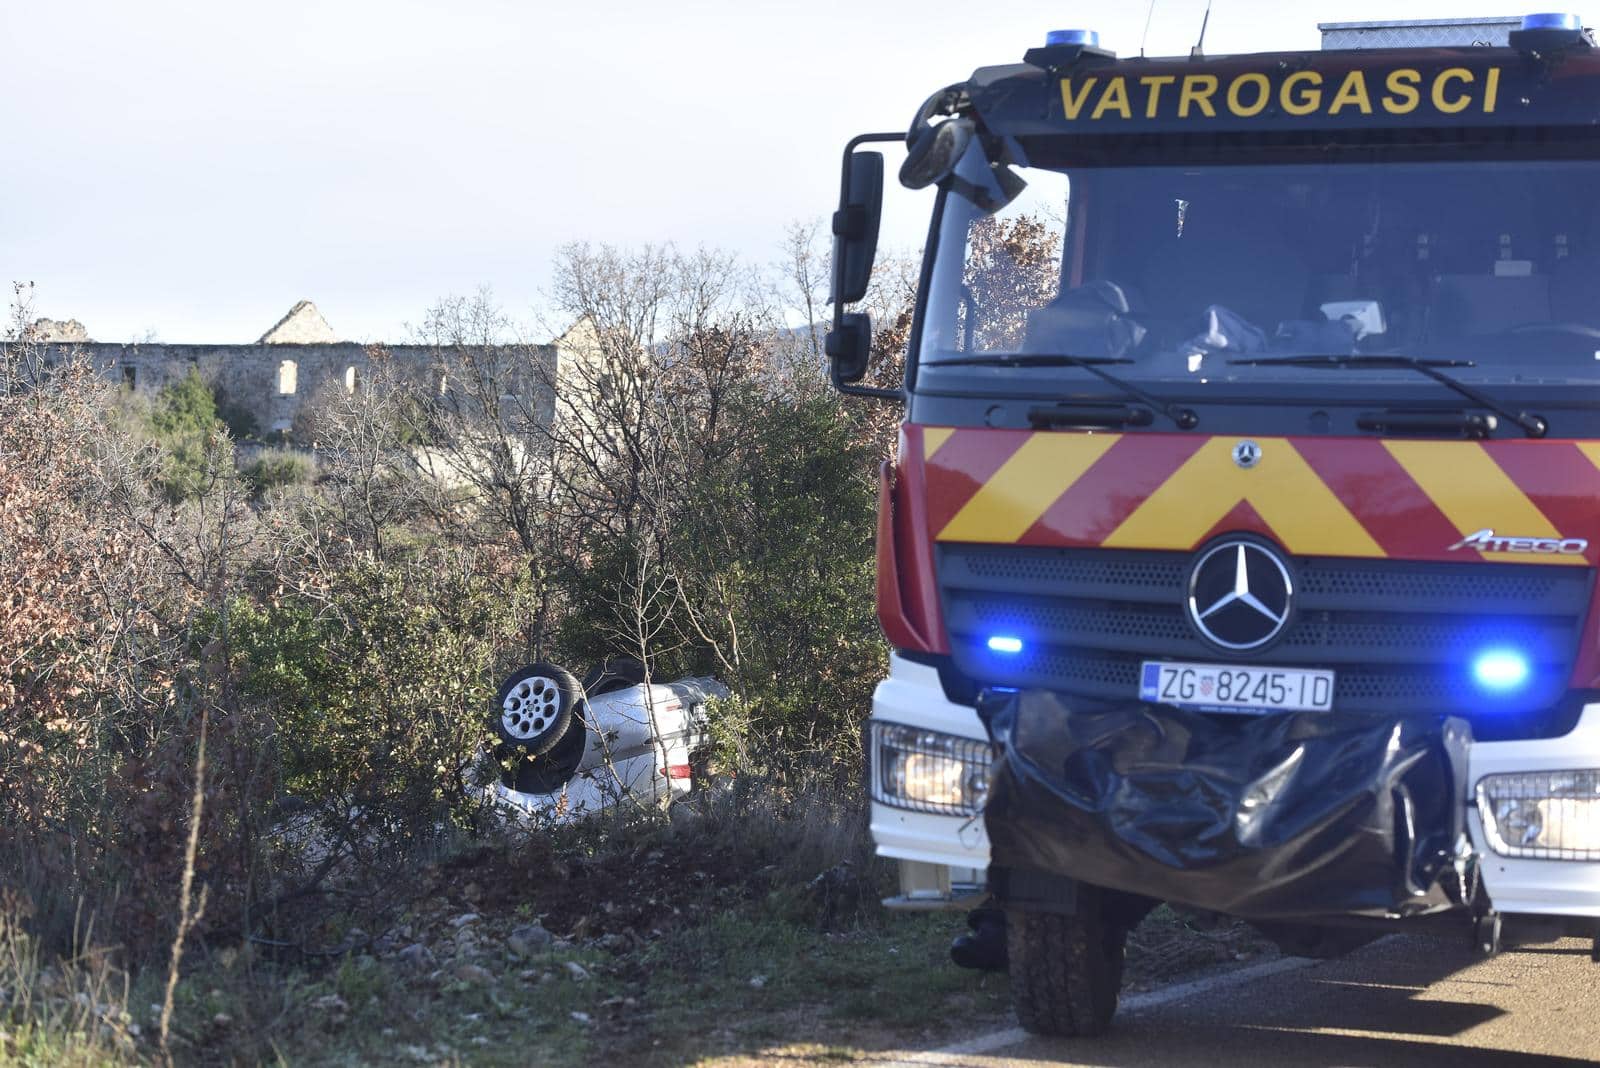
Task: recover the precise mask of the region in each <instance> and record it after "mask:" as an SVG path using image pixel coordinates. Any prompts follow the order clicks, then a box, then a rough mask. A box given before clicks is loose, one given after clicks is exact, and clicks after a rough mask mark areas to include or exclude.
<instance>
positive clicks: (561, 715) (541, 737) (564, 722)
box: [490, 664, 583, 756]
mask: <svg viewBox="0 0 1600 1068" xmlns="http://www.w3.org/2000/svg"><path fill="white" fill-rule="evenodd" d="M582 700H583V687H581V686H579V685H578V680H577V679H575V678H573V677H572V673H571V672H570V671H568V670H567V669H566V668H562V667H557V666H556V665H554V664H529V665H528V666H527V667H525V668H521V669H519V670H517V671H515V672H513V673H512V675H511V677H510V678H509V679H507V680H506V681H505V684H504V685H503V686H501V687H500V692H499V693H497V694H496V695H495V698H494V703H493V704H492V705H490V718H491V719H492V720H493V722H494V727H495V731H496V733H497V734H499V736H500V740H501V741H503V742H505V743H506V744H507V745H513V746H516V747H517V748H519V749H522V750H524V751H526V752H527V753H529V754H531V755H532V756H542V755H543V754H545V753H547V752H549V751H550V750H551V749H553V748H555V745H556V743H557V742H559V741H561V738H562V736H563V735H565V734H566V733H567V728H568V726H570V725H571V723H572V714H573V712H574V710H575V709H576V708H577V707H578V703H579V702H580V701H582Z"/></svg>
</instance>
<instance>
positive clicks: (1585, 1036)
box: [885, 937, 1600, 1068]
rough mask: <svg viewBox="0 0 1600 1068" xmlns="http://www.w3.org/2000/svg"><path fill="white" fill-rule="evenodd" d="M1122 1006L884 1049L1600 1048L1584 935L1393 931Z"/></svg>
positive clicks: (981, 1054)
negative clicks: (1494, 942) (1483, 946)
mask: <svg viewBox="0 0 1600 1068" xmlns="http://www.w3.org/2000/svg"><path fill="white" fill-rule="evenodd" d="M1126 1008H1127V1010H1128V1011H1125V1012H1120V1013H1119V1014H1118V1017H1117V1021H1116V1023H1115V1024H1114V1025H1113V1029H1112V1031H1111V1033H1110V1034H1108V1035H1106V1036H1105V1037H1102V1038H1098V1039H1080V1040H1048V1041H1047V1040H1043V1039H1037V1038H1032V1037H1028V1036H1025V1035H1023V1034H1022V1033H1021V1032H1019V1031H1016V1030H1014V1029H1012V1030H1006V1031H1000V1032H993V1033H989V1034H985V1035H978V1036H974V1038H973V1039H970V1040H967V1041H964V1042H962V1043H961V1044H960V1045H959V1046H954V1047H948V1048H946V1049H944V1050H932V1051H926V1052H921V1053H916V1054H909V1055H907V1054H901V1055H899V1056H894V1055H891V1056H889V1057H887V1058H885V1060H887V1061H888V1062H889V1063H891V1064H908V1065H910V1064H914V1065H918V1066H923V1068H926V1066H928V1065H935V1066H941V1068H958V1066H959V1068H969V1066H970V1068H979V1066H982V1068H991V1066H1000V1065H1044V1064H1053V1065H1086V1066H1087V1065H1092V1066H1096V1068H1111V1066H1129V1068H1133V1066H1139V1068H1149V1066H1159V1068H1166V1066H1174V1068H1183V1066H1194V1068H1201V1066H1204V1068H1213V1066H1229V1068H1232V1066H1235V1065H1272V1066H1276V1065H1340V1066H1343V1065H1352V1066H1354V1065H1373V1066H1382V1068H1391V1066H1398V1065H1441V1066H1448V1068H1480V1066H1489V1065H1494V1066H1497V1068H1498V1066H1502V1065H1513V1066H1515V1065H1532V1066H1541V1068H1551V1066H1556V1065H1568V1064H1590V1063H1594V1062H1595V1061H1600V1011H1597V1009H1600V964H1593V963H1591V962H1590V960H1589V945H1588V943H1587V942H1581V941H1578V940H1576V939H1568V940H1566V941H1562V942H1555V943H1550V944H1547V945H1537V946H1528V947H1523V948H1520V949H1516V950H1511V951H1508V952H1506V953H1503V954H1501V955H1500V956H1498V957H1495V958H1492V959H1488V960H1485V959H1482V958H1478V957H1474V956H1473V955H1472V954H1471V953H1470V952H1469V950H1468V949H1467V947H1466V945H1465V938H1463V940H1462V942H1461V943H1459V944H1452V943H1449V942H1442V941H1437V940H1433V939H1427V938H1414V937H1405V938H1400V937H1395V938H1389V939H1385V940H1384V941H1382V942H1379V943H1375V944H1373V945H1370V946H1367V947H1365V948H1364V949H1362V950H1359V951H1358V952H1356V953H1353V954H1351V955H1350V956H1348V957H1345V958H1342V959H1340V960H1336V961H1325V962H1318V963H1314V964H1309V965H1307V966H1304V967H1299V966H1297V964H1296V962H1293V961H1284V962H1279V963H1278V965H1277V966H1272V965H1269V966H1266V967H1262V968H1254V969H1250V970H1249V971H1248V973H1239V974H1238V975H1235V976H1234V977H1232V978H1231V979H1230V977H1229V976H1226V975H1225V976H1221V977H1217V978H1215V979H1211V980H1205V981H1202V982H1199V983H1191V984H1185V988H1183V989H1179V990H1176V991H1169V992H1168V993H1167V994H1166V995H1164V996H1163V995H1161V994H1159V993H1158V994H1156V995H1154V996H1147V997H1144V998H1135V999H1132V1001H1131V1002H1130V1003H1128V1004H1127V1005H1126Z"/></svg>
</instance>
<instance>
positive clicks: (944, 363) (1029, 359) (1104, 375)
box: [928, 353, 1200, 430]
mask: <svg viewBox="0 0 1600 1068" xmlns="http://www.w3.org/2000/svg"><path fill="white" fill-rule="evenodd" d="M1108 363H1133V361H1132V360H1130V359H1128V358H1126V357H1122V356H1068V355H1066V354H1065V353H1029V354H1025V355H1015V356H958V357H956V358H955V359H953V360H937V361H932V362H930V363H929V365H928V366H930V367H1081V368H1082V369H1083V370H1085V371H1088V372H1089V373H1090V374H1092V375H1094V376H1095V377H1096V378H1098V379H1100V380H1101V381H1103V382H1107V383H1109V384H1110V385H1113V386H1116V387H1117V388H1118V389H1120V390H1122V392H1123V393H1126V394H1127V395H1128V396H1130V397H1133V398H1135V399H1136V400H1141V401H1143V402H1144V403H1146V404H1148V405H1149V406H1150V407H1152V408H1154V409H1155V410H1156V411H1158V412H1160V413H1161V414H1162V415H1164V416H1166V417H1167V418H1168V419H1171V420H1172V422H1173V423H1174V424H1175V425H1176V426H1177V428H1178V429H1179V430H1193V429H1194V428H1195V427H1197V426H1199V425H1200V417H1199V416H1198V415H1196V414H1195V413H1194V409H1193V408H1184V407H1180V406H1178V405H1176V404H1172V403H1170V402H1168V401H1164V400H1162V399H1161V398H1160V397H1157V396H1155V395H1154V394H1152V393H1148V392H1146V391H1145V390H1144V389H1141V388H1140V387H1139V386H1136V385H1134V384H1133V383H1132V382H1129V381H1127V380H1125V379H1122V378H1119V377H1117V376H1116V375H1114V374H1112V373H1111V372H1109V371H1106V370H1104V369H1103V365H1105V364H1108Z"/></svg>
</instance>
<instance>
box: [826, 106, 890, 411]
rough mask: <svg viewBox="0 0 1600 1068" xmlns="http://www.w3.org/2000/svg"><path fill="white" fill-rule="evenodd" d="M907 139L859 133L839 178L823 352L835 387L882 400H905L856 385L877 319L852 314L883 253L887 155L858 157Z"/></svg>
mask: <svg viewBox="0 0 1600 1068" xmlns="http://www.w3.org/2000/svg"><path fill="white" fill-rule="evenodd" d="M905 139H906V136H905V134H900V133H870V134H860V135H858V136H856V137H853V138H851V139H850V143H849V144H847V145H845V149H844V166H843V168H842V173H841V174H840V176H839V210H838V211H836V212H834V213H833V296H832V297H830V298H829V300H830V302H831V303H832V304H833V329H831V330H829V331H828V340H827V344H826V347H825V348H824V351H825V352H826V353H827V355H828V363H829V364H830V365H831V371H832V378H833V384H834V386H835V388H837V389H838V390H839V392H841V393H848V394H850V395H851V396H855V397H873V398H876V399H878V400H896V401H903V400H904V399H905V394H904V392H902V391H901V390H898V389H879V388H877V387H874V386H861V385H856V383H858V382H860V381H861V379H862V378H864V377H866V374H867V364H868V361H869V359H870V357H871V355H872V317H871V316H870V315H868V314H866V313H865V312H847V311H845V310H844V308H845V305H846V304H855V303H857V302H858V301H860V300H862V299H863V298H865V297H866V295H867V285H868V283H869V282H871V281H872V261H873V260H874V258H876V256H877V253H878V222H879V220H880V219H881V218H882V216H883V153H881V152H858V151H856V149H857V148H859V147H860V146H861V145H862V144H864V143H867V142H872V141H897V142H900V143H902V144H903V143H904V142H905Z"/></svg>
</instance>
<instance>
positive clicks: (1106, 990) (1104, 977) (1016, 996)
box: [1006, 886, 1128, 1037]
mask: <svg viewBox="0 0 1600 1068" xmlns="http://www.w3.org/2000/svg"><path fill="white" fill-rule="evenodd" d="M1127 939H1128V930H1127V928H1126V927H1124V926H1122V925H1121V924H1118V923H1114V922H1111V921H1109V920H1107V919H1106V918H1105V915H1104V910H1103V908H1102V901H1101V897H1100V891H1099V890H1098V889H1097V888H1095V887H1092V886H1080V887H1079V890H1078V904H1077V911H1076V912H1075V913H1074V914H1073V915H1070V916H1063V915H1058V914H1056V913H1052V912H1027V911H1023V910H1018V909H1012V910H1008V911H1007V912H1006V957H1007V959H1008V961H1009V968H1008V971H1009V972H1010V975H1011V1004H1012V1007H1013V1008H1014V1009H1015V1010H1016V1013H1017V1022H1018V1023H1020V1024H1022V1026H1023V1029H1024V1030H1027V1031H1030V1032H1032V1033H1033V1034H1036V1035H1057V1036H1064V1037H1072V1036H1088V1035H1098V1034H1103V1033H1104V1032H1105V1030H1106V1028H1108V1027H1109V1026H1110V1025H1111V1017H1112V1015H1113V1014H1115V1013H1116V1011H1117V995H1118V994H1119V993H1120V991H1121V989H1122V961H1123V954H1124V949H1125V946H1126V943H1127Z"/></svg>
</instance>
